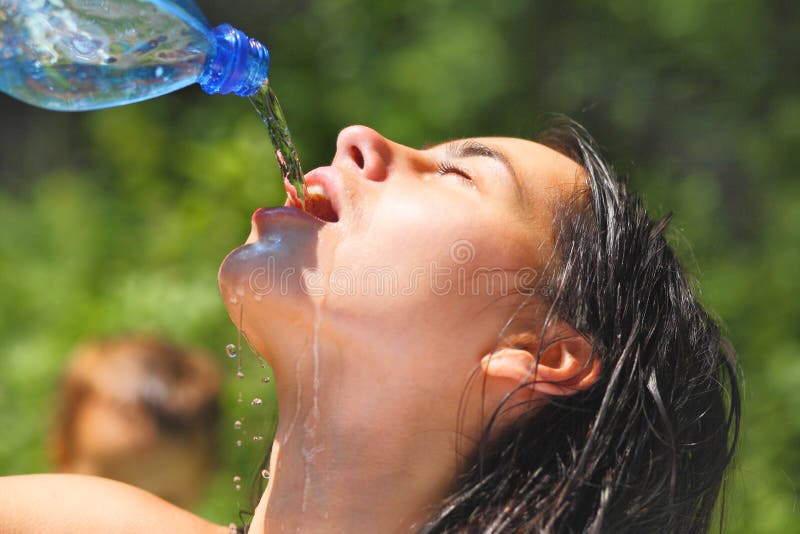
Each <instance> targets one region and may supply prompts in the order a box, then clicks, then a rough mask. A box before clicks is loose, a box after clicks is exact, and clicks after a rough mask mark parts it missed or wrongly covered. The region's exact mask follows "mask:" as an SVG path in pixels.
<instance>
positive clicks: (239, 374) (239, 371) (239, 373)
mask: <svg viewBox="0 0 800 534" xmlns="http://www.w3.org/2000/svg"><path fill="white" fill-rule="evenodd" d="M236 378H238V379H239V380H241V379H242V378H244V373H243V372H242V371H241V369H240V370H238V371H236Z"/></svg>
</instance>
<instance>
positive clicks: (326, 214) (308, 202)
mask: <svg viewBox="0 0 800 534" xmlns="http://www.w3.org/2000/svg"><path fill="white" fill-rule="evenodd" d="M285 186H286V192H287V193H288V194H289V200H287V202H286V205H287V206H292V207H294V208H297V209H300V210H303V211H305V212H306V213H309V214H310V215H313V216H314V217H316V218H317V219H319V220H321V221H324V222H328V223H335V222H338V221H339V214H338V213H337V212H336V209H335V208H334V206H333V202H331V199H330V197H329V196H328V193H327V192H326V191H325V188H324V187H323V186H322V185H321V184H317V183H315V184H306V185H305V186H304V187H303V193H304V195H303V197H304V200H305V201H304V202H301V201H300V198H299V197H298V195H297V190H296V189H295V187H294V186H293V185H292V184H290V183H289V182H288V181H287V182H285ZM303 204H305V206H303Z"/></svg>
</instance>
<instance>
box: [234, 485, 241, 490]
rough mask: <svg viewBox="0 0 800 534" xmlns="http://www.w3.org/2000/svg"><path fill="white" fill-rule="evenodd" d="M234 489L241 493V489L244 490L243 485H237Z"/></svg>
mask: <svg viewBox="0 0 800 534" xmlns="http://www.w3.org/2000/svg"><path fill="white" fill-rule="evenodd" d="M233 489H235V490H236V491H239V490H240V489H242V486H241V485H239V484H236V485H235V486H234V487H233Z"/></svg>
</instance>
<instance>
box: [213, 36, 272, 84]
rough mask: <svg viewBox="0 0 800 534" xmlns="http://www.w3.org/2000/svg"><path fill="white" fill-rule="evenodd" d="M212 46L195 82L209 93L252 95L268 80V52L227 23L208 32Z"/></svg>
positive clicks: (261, 45) (264, 47)
mask: <svg viewBox="0 0 800 534" xmlns="http://www.w3.org/2000/svg"><path fill="white" fill-rule="evenodd" d="M211 36H212V37H213V39H214V43H215V47H214V49H213V50H212V51H211V52H210V53H209V54H208V57H207V58H206V63H205V66H204V67H203V73H202V74H201V75H200V78H199V79H198V80H197V82H198V83H199V84H200V87H201V88H202V89H203V91H205V92H206V93H208V94H222V95H226V94H230V93H233V94H235V95H237V96H251V95H254V94H255V93H256V92H258V90H259V89H261V87H262V86H263V85H264V83H265V82H266V81H267V74H268V71H269V51H268V50H267V47H266V46H264V45H263V44H261V43H259V42H258V41H256V40H255V39H250V38H249V37H247V35H245V34H244V32H242V31H239V30H237V29H236V28H234V27H233V26H231V25H230V24H222V25H220V26H217V27H216V28H214V29H213V30H212V31H211Z"/></svg>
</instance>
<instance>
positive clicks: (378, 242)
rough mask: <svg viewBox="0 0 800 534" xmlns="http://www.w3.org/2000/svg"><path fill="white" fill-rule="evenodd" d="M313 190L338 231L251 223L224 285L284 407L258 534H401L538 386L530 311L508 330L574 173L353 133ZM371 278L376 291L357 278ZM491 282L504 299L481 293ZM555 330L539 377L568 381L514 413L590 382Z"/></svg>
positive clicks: (294, 222)
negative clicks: (328, 202) (319, 190)
mask: <svg viewBox="0 0 800 534" xmlns="http://www.w3.org/2000/svg"><path fill="white" fill-rule="evenodd" d="M478 144H480V145H482V146H485V147H489V148H490V149H491V150H492V151H494V152H495V153H497V154H501V155H500V156H492V157H490V156H489V155H487V154H488V153H489V151H487V150H485V149H484V148H475V147H476V146H477V145H478ZM465 146H467V147H470V148H469V149H468V150H466V151H464V150H463V147H465ZM456 148H461V149H462V150H461V151H460V152H461V153H460V154H459V153H456V152H458V150H456ZM307 183H308V184H320V185H322V186H323V187H324V189H325V191H326V192H327V195H328V196H329V197H330V198H331V199H332V204H333V207H334V211H335V212H336V213H337V214H338V217H339V220H338V221H337V222H335V223H323V222H321V221H319V220H317V219H315V218H314V217H312V216H309V215H308V214H306V213H303V212H301V211H299V210H296V209H294V208H283V209H275V210H260V211H257V212H256V213H255V214H254V216H253V228H252V232H251V234H250V236H249V237H248V239H247V242H246V243H245V245H244V246H243V247H241V248H239V249H237V250H235V251H234V252H232V253H231V254H230V255H229V256H228V257H227V258H226V260H225V261H224V262H223V264H222V267H221V269H220V273H219V280H220V289H221V292H222V295H223V298H224V299H225V302H226V305H227V307H228V311H229V314H230V316H231V318H232V319H233V321H234V323H236V324H237V325H239V326H240V328H241V329H242V332H243V334H244V335H245V336H246V337H247V339H248V340H249V342H250V343H251V344H252V346H253V347H254V348H255V349H256V350H257V351H258V352H259V353H260V354H262V355H264V357H265V358H266V359H267V360H268V362H269V364H270V365H271V366H272V368H273V370H274V373H275V383H276V387H277V391H278V401H279V406H280V409H279V410H280V413H279V424H278V430H277V435H276V439H275V443H274V449H273V455H272V458H271V473H272V477H271V481H270V485H269V487H268V489H267V491H266V493H265V495H264V497H263V498H262V500H261V503H260V505H259V507H258V509H257V514H256V517H255V518H254V522H253V528H254V530H253V532H259V531H262V530H261V529H263V530H264V531H269V532H290V531H291V532H294V531H296V530H297V529H298V528H299V529H301V530H302V531H303V532H323V531H324V532H331V531H338V532H354V531H358V530H359V529H361V530H363V531H380V532H392V531H402V530H406V529H407V528H411V527H413V526H414V525H419V523H420V521H422V520H423V519H424V516H425V514H426V512H427V511H428V510H429V509H430V507H431V506H435V505H436V504H437V503H438V502H440V499H441V498H442V497H443V495H444V494H445V492H446V491H447V489H448V488H449V487H450V486H451V485H452V483H453V479H454V477H455V475H456V474H457V473H458V472H459V470H460V469H461V468H462V466H461V465H459V461H458V458H459V456H458V454H457V453H456V451H457V450H458V451H459V452H460V453H461V454H462V455H469V454H470V452H471V451H472V447H473V446H474V443H475V440H477V439H478V438H479V436H480V435H481V431H482V429H483V425H484V423H485V418H486V416H487V414H489V413H491V411H492V410H493V408H494V407H495V406H497V404H498V403H499V402H500V399H501V398H502V397H503V396H504V395H505V394H506V393H507V392H509V391H510V390H511V389H513V388H514V387H515V386H517V385H518V384H519V383H520V382H521V381H522V380H526V379H529V378H530V372H531V368H532V366H533V363H534V359H535V354H536V349H537V348H538V340H537V334H538V329H536V328H532V326H533V325H535V324H536V322H535V320H530V319H535V317H531V314H534V315H535V314H536V313H537V312H535V311H530V310H535V309H536V307H535V306H533V305H532V306H531V307H530V309H529V312H528V313H527V314H526V313H523V314H521V315H519V317H520V318H524V319H526V320H524V321H523V320H519V321H512V322H511V323H510V324H508V325H507V323H509V320H510V319H512V317H514V315H515V313H516V312H517V310H518V308H519V307H520V305H521V304H522V303H523V301H524V300H525V299H526V296H525V295H524V294H522V293H521V291H519V290H521V289H523V288H524V287H520V286H530V282H531V280H530V276H528V277H527V278H526V277H525V276H523V277H520V276H518V274H520V273H523V274H527V275H530V274H531V272H534V271H537V270H540V269H541V268H542V266H543V265H544V263H545V262H546V261H547V259H548V257H549V255H550V253H551V251H552V240H553V236H552V223H553V216H554V213H553V209H554V208H553V205H554V202H555V201H556V200H558V199H560V198H563V197H564V195H568V194H571V193H572V192H574V191H575V189H576V188H577V187H580V186H582V185H583V184H584V182H583V175H582V173H581V169H580V168H579V166H578V165H577V164H575V163H574V162H572V161H571V160H570V159H568V158H566V157H564V156H562V155H561V154H559V153H557V152H555V151H553V150H551V149H549V148H547V147H544V146H542V145H539V144H537V143H533V142H530V141H525V140H520V139H512V138H477V139H471V140H465V141H461V142H454V143H446V144H443V145H437V146H435V147H432V148H429V149H424V150H415V149H412V148H409V147H406V146H403V145H400V144H397V143H394V142H392V141H389V140H388V139H385V138H384V137H382V136H381V135H380V134H378V133H377V132H375V131H374V130H371V129H369V128H366V127H363V126H355V127H350V128H347V129H345V130H344V131H342V132H341V134H340V135H339V138H338V141H337V151H336V155H335V157H334V159H333V162H332V164H331V165H330V166H329V167H324V168H320V169H316V170H314V171H312V172H311V173H309V174H308V176H307ZM289 196H290V199H289V200H288V201H287V205H292V204H293V203H294V202H293V201H292V197H293V196H294V195H293V191H291V190H289ZM376 269H377V270H381V272H382V273H384V278H383V280H384V284H383V285H379V284H376V282H375V277H373V278H370V277H368V276H365V274H364V273H367V272H370V270H372V271H371V272H373V273H374V272H375V271H376ZM487 269H492V270H493V271H492V272H496V273H500V274H498V276H503V277H505V278H503V279H504V280H505V281H506V282H507V287H508V288H510V290H507V291H503V290H502V287H503V286H502V284H501V283H498V284H496V285H495V286H493V287H490V286H488V285H486V284H484V285H483V286H480V284H479V285H478V287H477V289H474V287H475V286H473V285H472V283H473V281H476V280H477V281H480V280H481V278H480V273H485V272H487V271H486V270H487ZM302 272H305V274H306V278H305V283H304V282H303V280H304V279H303V277H302V276H300V274H299V273H302ZM387 273H388V274H387ZM443 273H444V274H443ZM332 278H333V280H335V282H331V281H330V280H331V279H332ZM270 280H272V281H273V282H274V283H272V284H271V283H270ZM277 280H282V281H283V282H284V283H282V284H278V283H277ZM342 280H347V281H348V282H349V284H341V281H342ZM386 280H390V281H391V282H395V285H393V284H392V283H389V282H386ZM459 280H464V282H463V283H462V285H461V286H459ZM484 280H485V278H484ZM448 283H449V285H448ZM459 288H460V289H459ZM535 300H536V299H535V297H534V298H532V299H528V301H529V302H532V303H533V302H535ZM556 329H557V330H559V333H560V334H561V335H562V336H563V339H562V341H560V342H558V343H556V344H554V345H552V346H550V347H549V348H548V349H547V350H546V351H545V353H544V354H543V356H542V359H541V361H540V362H539V365H538V368H537V375H536V378H537V379H539V380H549V381H563V383H561V384H559V385H553V384H540V385H538V386H536V387H530V388H526V389H525V390H523V391H521V392H519V393H517V397H518V399H515V400H519V401H540V402H539V404H542V403H545V402H546V399H547V398H548V397H549V396H551V395H567V394H571V393H573V392H575V391H577V390H579V389H581V388H584V387H587V386H588V385H590V384H591V383H592V382H593V381H594V379H595V378H596V376H597V374H598V372H599V367H598V365H597V364H592V365H590V366H589V367H588V368H587V367H586V366H585V365H584V364H585V363H586V361H587V359H588V356H589V348H588V344H587V343H586V342H585V341H584V340H583V339H582V338H580V337H579V336H577V335H575V333H574V332H572V331H571V330H570V329H569V328H568V327H566V326H565V325H556ZM471 378H472V379H473V380H472V382H471V381H470V379H471ZM470 384H472V387H470ZM476 385H478V386H476ZM465 391H466V392H467V393H466V395H465ZM460 407H461V408H462V413H461V414H460V413H459V408H460ZM512 415H513V414H511V415H509V416H508V417H507V418H506V419H507V420H509V421H510V420H511V419H513V418H514V417H513V416H512ZM502 423H503V424H507V423H508V421H503V422H502ZM501 426H502V425H501ZM354 488H358V489H357V490H356V491H354Z"/></svg>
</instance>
